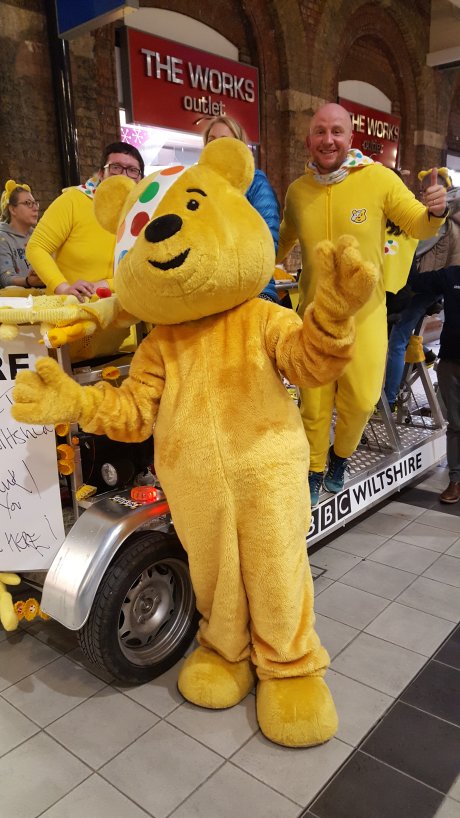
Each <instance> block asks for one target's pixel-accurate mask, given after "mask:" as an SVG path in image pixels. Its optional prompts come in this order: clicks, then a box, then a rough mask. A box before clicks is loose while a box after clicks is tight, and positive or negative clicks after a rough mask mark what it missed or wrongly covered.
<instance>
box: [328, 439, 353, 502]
mask: <svg viewBox="0 0 460 818" xmlns="http://www.w3.org/2000/svg"><path fill="white" fill-rule="evenodd" d="M347 466H348V458H347V457H339V456H338V455H337V454H336V453H335V452H334V447H333V446H331V448H330V449H329V466H328V470H327V472H326V474H325V476H324V481H323V482H324V487H325V488H326V489H327V490H328V491H331V492H333V494H337V493H338V492H339V491H342V489H343V486H344V482H345V471H346V469H347Z"/></svg>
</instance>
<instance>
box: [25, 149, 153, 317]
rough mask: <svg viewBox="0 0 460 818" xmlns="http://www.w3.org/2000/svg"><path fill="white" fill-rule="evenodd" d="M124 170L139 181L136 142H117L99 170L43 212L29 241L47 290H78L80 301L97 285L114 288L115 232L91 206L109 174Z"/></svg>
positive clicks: (30, 255) (141, 172) (140, 170)
mask: <svg viewBox="0 0 460 818" xmlns="http://www.w3.org/2000/svg"><path fill="white" fill-rule="evenodd" d="M122 173H124V174H126V176H128V177H129V178H130V179H133V180H134V181H135V182H138V181H139V180H140V179H142V178H143V176H144V161H143V159H142V156H141V154H140V153H139V151H138V150H137V148H135V147H134V146H133V145H129V144H128V143H126V142H113V143H112V144H110V145H107V147H106V148H105V150H104V151H103V154H102V159H101V165H100V168H99V170H98V171H97V173H96V174H95V175H94V176H93V177H91V178H90V179H88V180H87V181H86V182H85V183H84V184H82V185H77V186H76V187H70V188H67V189H65V190H64V191H63V192H62V194H61V195H60V196H58V198H57V199H55V200H54V202H52V204H51V205H50V206H49V207H48V209H47V210H46V211H45V213H44V214H43V216H42V218H41V219H40V221H39V223H38V225H37V227H36V228H35V230H34V232H33V234H32V236H31V238H30V240H29V243H28V245H27V251H26V252H27V260H28V261H29V263H30V265H31V267H32V268H33V269H34V270H35V272H36V273H37V275H38V276H39V277H40V278H41V280H42V281H43V282H44V283H45V284H46V286H47V289H48V292H49V293H51V294H52V293H56V294H57V295H60V294H67V295H68V294H72V295H76V296H77V298H78V299H79V301H84V299H85V297H86V296H91V295H92V294H93V293H94V292H95V291H96V289H97V288H98V287H110V289H113V260H114V250H115V236H113V235H111V234H110V233H109V232H108V231H107V230H104V229H103V228H102V227H101V226H100V225H99V224H98V222H97V221H96V218H95V216H94V212H93V196H94V193H95V190H96V188H97V186H98V184H99V183H100V181H101V180H102V179H104V178H106V177H107V176H117V175H120V174H122Z"/></svg>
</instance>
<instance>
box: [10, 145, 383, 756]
mask: <svg viewBox="0 0 460 818" xmlns="http://www.w3.org/2000/svg"><path fill="white" fill-rule="evenodd" d="M162 173H163V176H162ZM162 173H161V172H160V173H157V174H156V175H154V176H153V177H149V178H147V179H145V180H144V181H143V182H141V183H140V184H139V185H136V186H134V185H132V184H131V183H130V180H128V179H126V178H125V177H121V176H119V177H114V178H111V179H108V180H107V181H105V182H103V183H102V184H101V186H100V189H99V191H98V193H97V195H96V201H95V204H96V213H97V216H98V218H99V220H100V222H101V224H103V226H105V227H106V228H108V229H111V230H112V231H115V230H118V242H119V243H118V246H117V257H116V261H117V263H118V267H117V269H116V272H115V287H116V292H117V295H118V297H119V299H120V302H121V304H122V306H123V308H124V309H126V310H128V311H129V312H130V313H132V314H133V315H136V316H137V317H139V318H141V319H143V320H145V321H147V322H150V323H152V324H154V325H155V327H154V329H153V330H152V331H151V333H150V334H149V335H148V337H147V338H146V339H145V340H144V341H143V343H142V344H141V346H140V347H139V349H138V350H137V352H136V354H135V356H134V359H133V361H132V364H131V369H130V375H129V377H128V378H127V379H126V380H125V381H124V382H123V383H122V385H121V386H120V387H119V388H114V387H113V386H112V385H111V384H110V383H108V382H104V383H100V384H97V385H96V386H94V387H81V386H80V385H78V384H77V383H76V382H75V381H73V380H71V379H70V378H69V377H68V376H67V375H65V374H64V372H62V371H61V370H60V369H59V367H58V365H57V364H56V363H55V362H54V361H52V360H51V359H45V360H40V361H38V362H37V367H36V373H33V372H25V373H20V374H18V376H17V379H16V387H15V389H14V393H13V398H14V401H15V405H14V407H13V414H14V417H15V418H16V419H17V420H19V421H21V422H35V423H37V422H40V423H56V422H57V421H63V422H65V421H77V422H78V423H79V424H80V426H81V427H82V428H83V429H85V430H86V431H88V432H94V433H97V434H102V433H104V434H107V435H109V437H112V438H113V439H115V440H122V441H142V440H145V439H146V438H147V437H148V436H149V435H150V434H151V433H152V429H153V427H154V426H155V428H154V437H155V467H156V472H157V474H158V477H159V479H160V481H161V484H162V487H163V489H164V491H165V492H166V496H167V498H168V501H169V505H170V508H171V512H172V517H173V520H174V525H175V528H176V530H177V533H178V535H179V537H180V540H181V542H182V543H183V545H184V548H185V549H186V551H187V553H188V557H189V565H190V573H191V578H192V582H193V587H194V590H195V594H196V600H197V607H198V609H199V611H200V613H201V617H202V618H201V621H200V626H199V632H198V641H199V645H200V646H199V647H198V648H197V649H196V650H195V651H194V652H193V653H192V654H191V655H190V656H189V657H188V658H187V659H186V661H185V662H184V664H183V666H182V668H181V671H180V675H179V689H180V691H181V692H182V694H183V696H184V697H185V698H186V699H188V700H189V701H191V702H193V703H195V704H197V705H200V706H202V707H208V708H223V707H231V706H233V705H235V704H237V703H238V702H239V701H240V700H241V699H243V698H244V697H245V696H246V695H247V694H248V693H249V692H250V690H251V689H252V687H253V685H254V683H255V680H256V678H257V680H258V686H257V716H258V720H259V724H260V727H261V730H262V731H263V733H264V734H265V736H267V738H269V739H271V740H272V741H274V742H277V743H279V744H283V745H288V746H309V745H314V744H319V743H321V742H324V741H327V740H328V739H329V738H331V736H333V735H334V733H335V731H336V729H337V714H336V711H335V707H334V703H333V700H332V697H331V695H330V692H329V689H328V687H327V685H326V683H325V682H324V680H323V675H324V673H325V670H326V668H327V665H328V662H329V657H328V655H327V652H326V650H325V649H324V648H323V647H322V646H321V644H320V640H319V638H318V636H317V634H316V633H315V630H314V613H313V582H312V577H311V573H310V568H309V565H308V559H307V554H306V547H305V532H306V530H307V527H308V520H309V516H310V507H309V498H308V483H307V473H308V444H307V440H306V437H305V434H304V431H303V427H302V423H301V420H300V416H299V412H298V409H297V407H296V406H295V405H294V402H293V401H292V400H291V398H290V397H289V395H288V393H287V392H286V390H285V388H284V386H283V384H282V382H281V379H280V375H279V372H281V373H282V374H283V375H284V376H285V377H286V378H287V379H288V380H289V381H290V382H291V383H297V384H302V385H308V386H315V385H319V384H323V383H326V382H328V381H333V380H336V379H337V377H338V375H339V373H340V372H341V371H342V370H343V369H344V367H345V366H346V364H347V362H348V361H349V360H350V358H351V355H352V344H353V338H354V320H353V318H352V315H353V314H354V313H355V312H356V311H357V310H358V309H360V307H361V306H362V305H363V303H364V302H365V301H366V300H367V299H368V298H369V296H370V294H371V292H372V290H373V288H374V286H375V281H376V274H375V271H374V269H373V268H372V267H371V266H369V265H367V264H364V263H363V261H362V259H361V258H360V255H359V252H358V250H357V243H356V242H355V241H354V240H353V239H347V238H343V239H341V240H340V242H339V244H338V246H337V248H333V247H332V245H330V244H329V243H327V242H326V243H325V244H323V245H321V246H320V247H319V249H318V251H317V264H318V265H319V266H320V268H321V275H320V278H319V280H320V284H319V286H318V288H317V291H316V300H315V302H314V304H312V305H311V306H310V307H309V308H308V309H307V311H306V313H305V317H304V320H303V322H302V321H301V319H300V318H299V317H298V316H297V315H296V314H295V313H294V312H292V311H291V310H286V309H284V308H282V307H279V306H277V305H275V304H272V303H270V302H268V301H265V300H262V299H259V298H256V297H255V296H257V294H258V293H259V292H260V291H261V290H262V289H263V287H264V285H265V284H266V283H267V282H268V280H269V278H270V277H271V275H272V273H273V268H274V250H273V241H272V238H271V236H270V233H269V230H268V228H267V226H266V225H265V223H264V221H263V219H262V218H261V217H260V216H259V214H258V213H257V211H256V210H254V208H252V207H251V205H250V204H249V203H248V202H247V200H246V199H245V196H244V193H245V191H246V190H247V188H248V186H249V184H250V181H251V179H252V178H253V174H254V165H253V160H252V156H251V153H250V151H249V150H248V149H247V148H246V146H245V145H244V144H243V143H241V142H239V141H237V140H236V139H219V140H216V141H214V142H212V143H211V144H210V145H208V146H207V147H206V148H205V149H204V151H203V153H202V155H201V158H200V161H199V163H198V164H197V165H195V166H193V167H191V168H189V169H187V170H183V171H182V170H180V169H177V168H176V169H167V170H166V171H163V172H162ZM116 203H117V204H116ZM152 203H153V204H152ZM120 207H121V212H120ZM149 208H150V210H149ZM130 234H131V236H135V237H136V238H135V239H132V238H131V239H129V235H130ZM130 241H131V244H132V246H131V249H129V242H130ZM133 241H134V244H133ZM124 242H125V244H123V243H124Z"/></svg>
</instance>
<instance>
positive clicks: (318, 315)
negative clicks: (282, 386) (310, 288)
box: [272, 236, 378, 386]
mask: <svg viewBox="0 0 460 818" xmlns="http://www.w3.org/2000/svg"><path fill="white" fill-rule="evenodd" d="M314 263H315V265H316V267H317V270H318V273H319V275H318V286H317V289H316V293H315V300H314V302H313V303H312V304H310V305H309V306H308V307H307V309H306V311H305V315H304V320H303V325H302V326H297V327H294V326H293V324H292V322H291V321H289V322H286V321H283V324H284V331H283V330H282V327H281V325H279V326H278V327H277V329H276V330H275V336H274V337H272V344H273V349H274V353H275V359H276V363H277V366H278V368H279V369H280V370H281V372H283V374H285V375H286V377H287V378H288V379H289V380H290V381H291V382H293V383H296V384H298V385H299V386H320V385H322V384H325V383H329V382H331V381H334V380H336V379H337V378H338V377H339V376H340V374H341V373H342V371H343V369H344V368H345V366H346V365H347V363H348V361H350V360H351V358H352V353H353V342H354V338H355V325H354V319H353V316H354V315H355V314H356V312H358V310H359V309H361V307H362V306H363V305H364V304H365V303H366V302H367V301H368V300H369V298H370V296H371V295H372V292H373V290H374V288H375V285H376V283H377V279H378V273H377V270H376V268H375V267H374V266H373V265H372V264H369V263H367V262H364V261H363V259H362V258H361V255H360V253H359V249H358V243H357V241H356V240H355V239H354V238H352V237H349V236H342V237H341V238H340V239H339V241H338V243H337V246H336V247H335V248H334V246H333V245H332V244H331V243H330V242H327V241H325V242H321V243H320V244H319V245H318V246H317V247H316V248H315V254H314ZM275 339H276V340H275Z"/></svg>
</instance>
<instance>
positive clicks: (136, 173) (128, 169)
mask: <svg viewBox="0 0 460 818" xmlns="http://www.w3.org/2000/svg"><path fill="white" fill-rule="evenodd" d="M107 168H108V169H109V173H110V174H111V176H120V174H121V173H126V175H127V176H129V178H130V179H139V177H140V175H141V172H140V170H139V168H135V167H134V165H127V166H126V165H120V164H119V163H118V162H109V164H108V165H104V170H107Z"/></svg>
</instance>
